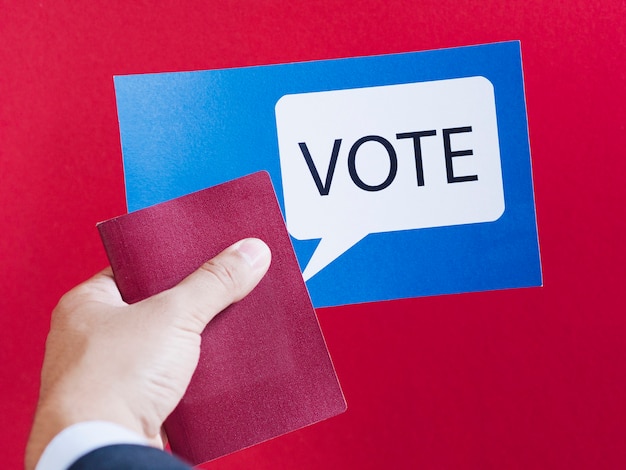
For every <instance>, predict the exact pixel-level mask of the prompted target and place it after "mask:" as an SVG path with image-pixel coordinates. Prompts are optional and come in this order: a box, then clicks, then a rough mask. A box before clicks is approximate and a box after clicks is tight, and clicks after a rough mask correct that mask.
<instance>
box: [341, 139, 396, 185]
mask: <svg viewBox="0 0 626 470" xmlns="http://www.w3.org/2000/svg"><path fill="white" fill-rule="evenodd" d="M365 142H378V143H379V144H381V145H382V146H383V147H385V150H387V154H388V155H389V174H388V175H387V178H386V179H385V181H383V182H382V183H381V184H379V185H376V186H370V185H369V184H367V183H365V182H363V180H362V179H361V178H360V177H359V175H358V174H357V172H356V153H357V151H358V150H359V148H360V147H361V145H363V144H364V143H365ZM348 171H349V172H350V177H351V178H352V181H354V184H356V185H357V186H358V187H359V188H361V189H363V190H365V191H380V190H382V189H385V188H386V187H387V186H389V185H390V184H391V183H392V182H393V180H394V179H395V177H396V173H397V171H398V158H397V156H396V151H395V150H394V149H393V146H392V145H391V143H389V141H388V140H387V139H385V138H383V137H380V136H378V135H367V136H365V137H361V138H360V139H359V140H357V141H356V142H355V143H354V145H353V146H352V147H351V148H350V153H349V154H348Z"/></svg>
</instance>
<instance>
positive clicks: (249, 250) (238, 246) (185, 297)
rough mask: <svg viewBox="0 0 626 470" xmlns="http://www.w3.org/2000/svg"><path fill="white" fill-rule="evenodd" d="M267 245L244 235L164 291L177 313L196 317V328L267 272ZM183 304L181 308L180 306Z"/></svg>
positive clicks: (268, 258)
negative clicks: (197, 321) (172, 302)
mask: <svg viewBox="0 0 626 470" xmlns="http://www.w3.org/2000/svg"><path fill="white" fill-rule="evenodd" d="M270 262H271V253H270V249H269V247H268V246H267V245H266V244H265V243H264V242H263V241H261V240H259V239H256V238H246V239H244V240H241V241H239V242H237V243H235V244H234V245H231V246H230V247H228V248H226V249H225V250H224V251H222V252H221V253H220V254H219V255H217V256H216V257H215V258H213V259H212V260H210V261H208V262H206V263H204V264H203V265H202V266H201V267H200V268H199V269H198V270H196V271H195V272H194V273H193V274H191V275H190V276H188V277H187V278H185V279H184V280H183V281H182V282H181V283H180V284H178V285H177V286H176V287H174V288H172V289H170V290H169V291H167V292H166V293H164V294H165V295H166V296H168V297H169V300H170V301H172V300H173V301H174V302H175V303H176V304H177V305H178V306H179V308H178V309H177V310H178V311H179V313H181V314H186V313H187V312H189V314H190V315H192V317H194V318H195V319H198V320H199V326H200V327H201V329H200V331H201V330H202V329H204V327H205V326H206V324H207V323H208V322H209V321H210V320H211V319H212V318H213V317H214V316H215V315H217V314H218V313H219V312H221V311H222V310H224V309H225V308H226V307H228V306H229V305H230V304H232V303H233V302H237V301H239V300H241V299H242V298H244V297H245V296H246V295H248V293H250V291H251V290H252V289H254V287H256V285H257V284H258V283H259V281H260V280H261V278H262V277H263V276H264V275H265V273H266V272H267V269H268V268H269V265H270ZM180 306H183V307H184V308H180Z"/></svg>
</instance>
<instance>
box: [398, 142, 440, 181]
mask: <svg viewBox="0 0 626 470" xmlns="http://www.w3.org/2000/svg"><path fill="white" fill-rule="evenodd" d="M432 135H437V131H435V130H432V131H422V132H403V133H401V134H396V138H397V139H413V151H414V152H415V171H416V173H417V185H418V186H424V164H423V163H422V145H421V144H420V139H421V138H422V137H429V136H432Z"/></svg>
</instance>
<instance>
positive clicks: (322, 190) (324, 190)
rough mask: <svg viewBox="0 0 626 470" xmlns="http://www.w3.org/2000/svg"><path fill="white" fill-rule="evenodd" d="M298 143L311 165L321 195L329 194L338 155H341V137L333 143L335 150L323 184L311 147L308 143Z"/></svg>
mask: <svg viewBox="0 0 626 470" xmlns="http://www.w3.org/2000/svg"><path fill="white" fill-rule="evenodd" d="M298 145H299V146H300V150H301V151H302V155H304V160H306V164H307V166H308V167H309V171H310V172H311V176H312V177H313V181H315V185H316V186H317V190H318V191H319V192H320V196H328V193H329V191H330V184H331V183H332V181H333V175H334V174H335V166H336V165H337V157H338V156H339V147H341V139H335V143H334V144H333V151H332V153H331V155H330V163H329V164H328V171H327V172H326V182H325V183H324V184H322V179H321V178H320V174H319V172H318V171H317V168H316V167H315V163H313V159H312V158H311V153H310V152H309V148H308V147H307V146H306V143H305V142H300V143H299V144H298Z"/></svg>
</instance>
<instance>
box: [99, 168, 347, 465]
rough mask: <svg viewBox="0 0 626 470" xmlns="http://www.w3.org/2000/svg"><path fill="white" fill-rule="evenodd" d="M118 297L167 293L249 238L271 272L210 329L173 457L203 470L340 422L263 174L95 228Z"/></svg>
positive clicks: (340, 404) (325, 359)
mask: <svg viewBox="0 0 626 470" xmlns="http://www.w3.org/2000/svg"><path fill="white" fill-rule="evenodd" d="M98 230H99V231H100V236H101V237H102V241H103V243H104V247H105V249H106V252H107V255H108V257H109V260H110V262H111V266H112V268H113V272H114V275H115V280H116V282H117V285H118V288H119V290H120V292H121V293H122V297H123V298H124V300H125V301H126V302H129V303H133V302H137V301H139V300H142V299H144V298H146V297H148V296H151V295H153V294H155V293H157V292H160V291H162V290H165V289H168V288H170V287H172V286H174V285H176V284H177V283H178V282H180V281H181V280H182V279H183V278H185V277H186V276H187V275H189V274H191V273H192V272H193V271H194V270H195V269H196V268H198V267H199V266H200V265H201V264H202V263H204V262H205V261H207V260H209V259H211V258H212V257H213V256H215V255H216V254H218V253H219V252H220V251H222V250H223V249H224V248H226V247H228V246H229V245H231V244H232V243H234V242H236V241H238V240H240V239H242V238H247V237H257V238H260V239H262V240H264V241H265V242H266V243H267V244H268V245H269V247H270V249H271V250H272V264H271V266H270V268H269V271H268V273H267V274H266V276H265V277H264V278H263V280H262V281H261V282H260V283H259V285H258V286H257V287H256V288H255V289H254V290H253V291H252V293H251V294H250V295H248V296H247V297H246V298H244V299H243V300H241V301H240V302H238V303H236V304H233V305H231V306H230V307H228V308H227V309H226V310H224V311H223V312H222V313H221V314H219V315H218V316H217V317H216V318H215V319H214V320H213V321H211V322H210V323H209V325H208V326H207V328H206V329H205V331H204V333H203V334H202V348H201V354H200V363H199V365H198V368H197V370H196V372H195V374H194V376H193V378H192V379H191V383H190V385H189V388H188V389H187V392H186V394H185V396H184V397H183V399H182V401H181V402H180V404H179V405H178V407H177V408H176V409H175V410H174V412H173V413H172V414H171V415H170V416H169V418H168V419H167V421H166V423H165V429H166V432H167V435H168V439H169V442H170V445H171V448H172V451H173V452H174V453H175V454H177V455H179V456H181V457H183V458H184V459H186V460H188V461H189V462H191V463H192V464H194V465H195V464H199V463H202V462H206V461H209V460H212V459H215V458H217V457H220V456H222V455H225V454H228V453H230V452H234V451H236V450H239V449H242V448H245V447H248V446H251V445H254V444H256V443H259V442H262V441H264V440H267V439H270V438H273V437H276V436H279V435H281V434H284V433H286V432H289V431H293V430H295V429H298V428H301V427H303V426H307V425H310V424H313V423H315V422H317V421H320V420H323V419H326V418H329V417H331V416H334V415H337V414H339V413H341V412H343V411H345V409H346V403H345V400H344V397H343V394H342V392H341V388H340V386H339V382H338V380H337V376H336V374H335V371H334V369H333V365H332V363H331V360H330V356H329V355H328V350H327V349H326V344H325V342H324V338H323V336H322V333H321V331H320V327H319V323H318V321H317V317H316V315H315V311H314V309H313V306H312V304H311V300H310V298H309V295H308V291H307V290H306V286H305V284H304V281H303V279H302V275H301V273H300V268H299V266H298V262H297V260H296V257H295V254H294V252H293V248H292V246H291V240H290V239H289V235H288V233H287V230H286V228H285V224H284V221H283V217H282V214H281V212H280V208H279V206H278V203H277V201H276V196H275V193H274V189H273V187H272V184H271V181H270V178H269V175H268V174H267V173H266V172H259V173H254V174H251V175H248V176H245V177H243V178H239V179H236V180H234V181H231V182H228V183H224V184H221V185H218V186H215V187H212V188H208V189H205V190H202V191H198V192H196V193H193V194H189V195H187V196H183V197H180V198H178V199H174V200H171V201H168V202H164V203H161V204H157V205H155V206H152V207H148V208H146V209H142V210H140V211H137V212H133V213H130V214H127V215H123V216H120V217H117V218H114V219H111V220H108V221H106V222H101V223H100V224H98Z"/></svg>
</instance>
